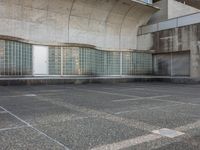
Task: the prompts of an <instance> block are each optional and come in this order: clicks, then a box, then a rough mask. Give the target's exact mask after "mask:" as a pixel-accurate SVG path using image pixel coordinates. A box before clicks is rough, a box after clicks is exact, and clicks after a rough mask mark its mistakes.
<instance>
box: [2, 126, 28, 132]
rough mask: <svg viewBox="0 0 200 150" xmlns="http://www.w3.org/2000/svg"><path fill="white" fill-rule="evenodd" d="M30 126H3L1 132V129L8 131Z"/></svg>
mask: <svg viewBox="0 0 200 150" xmlns="http://www.w3.org/2000/svg"><path fill="white" fill-rule="evenodd" d="M26 127H28V126H18V127H12V128H2V129H0V132H1V131H8V130H16V129H21V128H26Z"/></svg>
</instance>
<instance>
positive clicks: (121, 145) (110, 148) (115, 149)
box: [91, 134, 161, 150]
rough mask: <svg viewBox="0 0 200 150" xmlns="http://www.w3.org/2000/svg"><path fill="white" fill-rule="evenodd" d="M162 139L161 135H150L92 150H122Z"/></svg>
mask: <svg viewBox="0 0 200 150" xmlns="http://www.w3.org/2000/svg"><path fill="white" fill-rule="evenodd" d="M160 138H161V136H160V135H156V134H149V135H144V136H139V137H136V138H133V139H129V140H124V141H120V142H118V143H113V144H107V145H103V146H99V147H95V148H92V149H91V150H120V149H124V148H128V147H130V146H135V145H138V144H142V143H144V142H150V141H153V140H156V139H160Z"/></svg>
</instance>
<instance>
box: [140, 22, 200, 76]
mask: <svg viewBox="0 0 200 150" xmlns="http://www.w3.org/2000/svg"><path fill="white" fill-rule="evenodd" d="M144 37H151V38H144ZM144 42H145V43H146V44H144V45H143V43H144ZM147 43H148V44H149V45H148V44H147ZM138 49H140V50H147V49H149V50H153V51H154V52H155V53H156V54H160V55H161V56H162V55H163V54H171V53H179V52H187V51H190V76H191V77H194V78H196V77H197V78H200V24H194V25H189V26H184V27H179V28H173V29H168V30H162V31H158V32H154V33H149V34H145V35H141V36H139V37H138ZM184 57H185V56H184ZM163 58H164V57H163ZM185 58H186V57H185ZM170 59H171V58H170ZM181 59H182V58H181ZM181 59H180V60H181ZM184 67H185V65H184V66H182V68H181V67H180V68H179V69H184Z"/></svg>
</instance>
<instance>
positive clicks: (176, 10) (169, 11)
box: [149, 0, 200, 24]
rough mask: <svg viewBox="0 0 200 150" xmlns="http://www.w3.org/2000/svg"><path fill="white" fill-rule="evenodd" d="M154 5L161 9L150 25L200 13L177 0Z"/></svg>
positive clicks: (152, 18) (162, 0) (168, 0)
mask: <svg viewBox="0 0 200 150" xmlns="http://www.w3.org/2000/svg"><path fill="white" fill-rule="evenodd" d="M153 5H154V6H156V7H158V8H160V11H158V12H157V13H155V14H154V15H153V16H152V17H151V19H150V21H149V24H153V23H157V22H161V21H165V20H167V19H171V18H176V17H180V16H184V15H188V14H192V13H196V12H200V10H199V9H197V8H194V7H191V6H189V5H185V4H183V3H180V2H177V1H176V0H161V1H159V2H157V3H155V4H153Z"/></svg>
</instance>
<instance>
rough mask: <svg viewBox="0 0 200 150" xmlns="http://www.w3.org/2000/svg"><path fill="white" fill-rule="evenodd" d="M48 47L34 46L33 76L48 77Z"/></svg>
mask: <svg viewBox="0 0 200 150" xmlns="http://www.w3.org/2000/svg"><path fill="white" fill-rule="evenodd" d="M48 55H49V54H48V47H47V46H33V75H48V74H49V71H48V66H49V63H48V61H49V60H48V58H49V57H48Z"/></svg>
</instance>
